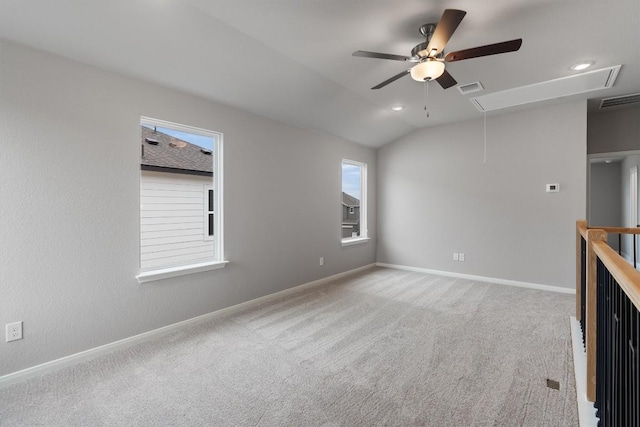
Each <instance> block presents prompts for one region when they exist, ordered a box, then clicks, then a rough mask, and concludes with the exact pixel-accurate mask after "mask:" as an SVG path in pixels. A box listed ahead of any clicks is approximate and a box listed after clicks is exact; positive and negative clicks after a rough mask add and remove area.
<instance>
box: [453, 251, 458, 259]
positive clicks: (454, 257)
mask: <svg viewBox="0 0 640 427" xmlns="http://www.w3.org/2000/svg"><path fill="white" fill-rule="evenodd" d="M453 260H454V261H457V260H458V252H454V253H453Z"/></svg>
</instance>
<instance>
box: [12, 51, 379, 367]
mask: <svg viewBox="0 0 640 427" xmlns="http://www.w3.org/2000/svg"><path fill="white" fill-rule="evenodd" d="M140 116H148V117H153V118H157V119H162V120H168V121H172V122H177V123H182V124H186V125H191V126H195V127H200V128H205V129H211V130H214V131H219V132H223V133H224V144H225V146H224V150H225V152H224V155H225V215H226V217H225V218H226V224H225V237H226V254H227V258H228V259H229V260H230V264H229V265H228V266H227V267H226V268H224V269H222V270H216V271H211V272H206V273H199V274H193V275H189V276H183V277H179V278H173V279H167V280H164V281H160V282H153V283H145V284H138V282H137V281H136V279H135V275H136V274H137V273H138V268H139V265H138V262H139V261H138V260H139V234H138V233H139V221H140V220H139V191H140V186H139V176H140V163H139V155H140V142H139V137H140ZM0 145H1V147H0V148H1V149H0V265H1V268H0V325H4V324H5V323H8V322H12V321H17V320H22V321H24V339H23V340H21V341H16V342H12V343H4V342H0V375H3V374H8V373H11V372H14V371H17V370H19V369H23V368H27V367H30V366H33V365H36V364H38V363H43V362H47V361H50V360H53V359H56V358H59V357H63V356H67V355H70V354H73V353H76V352H79V351H82V350H87V349H89V348H93V347H96V346H99V345H102V344H106V343H109V342H113V341H116V340H119V339H122V338H126V337H129V336H132V335H135V334H139V333H142V332H145V331H149V330H152V329H155V328H158V327H162V326H165V325H168V324H172V323H175V322H178V321H181V320H185V319H189V318H192V317H195V316H198V315H202V314H205V313H209V312H211V311H214V310H216V309H220V308H223V307H227V306H230V305H233V304H237V303H240V302H243V301H247V300H250V299H253V298H257V297H260V296H263V295H267V294H270V293H273V292H276V291H280V290H283V289H286V288H289V287H292V286H295V285H299V284H302V283H306V282H309V281H313V280H316V279H319V278H322V277H326V276H329V275H332V274H336V273H339V272H343V271H346V270H350V269H353V268H357V267H360V266H363V265H366V264H369V263H372V262H374V261H375V239H373V240H372V241H370V242H368V243H365V244H361V245H355V246H349V247H344V248H343V247H341V245H340V238H341V232H340V230H341V228H340V227H341V211H340V204H341V160H342V159H343V158H349V159H353V160H357V161H361V162H365V163H368V165H369V177H370V181H369V183H368V184H369V191H370V193H369V202H370V204H371V206H375V205H376V198H375V194H376V188H375V180H374V179H373V177H375V175H376V171H375V168H376V161H375V159H376V157H375V156H376V153H375V152H374V151H373V150H370V149H366V148H363V147H361V146H358V145H355V144H352V143H349V142H346V141H343V140H339V139H337V138H333V137H330V136H327V135H323V134H319V133H315V132H310V131H306V130H302V129H297V128H292V127H289V126H285V125H282V124H280V123H277V122H275V121H272V120H268V119H264V118H261V117H258V116H255V115H251V114H248V113H245V112H242V111H239V110H237V109H234V108H230V107H226V106H222V105H218V104H214V103H211V102H207V101H205V100H202V99H199V98H197V97H194V96H190V95H186V94H183V93H179V92H176V91H173V90H171V89H166V88H162V87H159V86H155V85H153V84H150V83H144V82H141V81H138V80H134V79H130V78H126V77H123V76H121V75H118V74H115V73H111V72H108V71H102V70H98V69H96V68H92V67H89V66H85V65H82V64H79V63H76V62H71V61H68V60H66V59H63V58H61V57H58V56H54V55H50V54H45V53H41V52H38V51H35V50H31V49H29V48H24V47H21V46H18V45H15V44H13V43H10V42H6V41H0ZM284 212H288V214H283V213H284ZM369 215H370V216H369V232H370V235H371V236H372V237H374V238H375V236H376V228H375V225H376V218H375V209H373V208H372V209H370V211H369ZM321 256H323V257H324V259H325V265H324V266H323V267H320V266H319V265H318V264H319V263H318V261H319V257H321ZM2 341H4V340H2Z"/></svg>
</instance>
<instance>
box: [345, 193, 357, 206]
mask: <svg viewBox="0 0 640 427" xmlns="http://www.w3.org/2000/svg"><path fill="white" fill-rule="evenodd" d="M342 204H343V205H345V206H348V207H350V208H354V207H355V208H357V207H359V206H360V200H358V199H356V198H355V197H353V196H352V195H350V194H347V193H345V192H344V191H343V192H342Z"/></svg>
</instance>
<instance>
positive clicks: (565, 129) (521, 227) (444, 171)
mask: <svg viewBox="0 0 640 427" xmlns="http://www.w3.org/2000/svg"><path fill="white" fill-rule="evenodd" d="M586 126H587V125H586V102H577V103H570V104H564V105H558V106H552V107H547V108H540V109H531V110H526V111H521V112H516V113H511V114H506V115H501V116H489V117H488V118H487V157H488V160H487V163H486V164H483V121H482V120H481V119H480V120H474V121H469V122H464V123H456V124H453V125H444V126H436V127H430V128H425V129H423V130H420V131H417V132H415V133H413V134H411V135H409V136H407V137H404V138H402V139H400V140H398V141H396V142H395V143H392V144H389V145H387V146H385V147H383V148H381V149H380V150H379V151H378V261H379V262H384V263H391V264H400V265H405V266H413V267H420V268H428V269H435V270H442V271H449V272H458V273H465V274H473V275H480V276H485V277H493V278H501V279H510V280H518V281H524V282H532V283H539V284H546V285H554V286H563V287H567V288H573V287H574V286H575V279H574V277H575V261H574V259H573V258H574V254H575V246H574V245H575V231H574V230H575V221H576V220H577V219H581V218H584V217H585V214H586V212H585V210H586ZM547 183H559V184H560V189H561V191H560V192H559V193H546V192H545V184H547ZM453 252H463V253H464V254H465V258H466V260H465V262H457V261H453V257H452V255H453Z"/></svg>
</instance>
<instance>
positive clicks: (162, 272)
mask: <svg viewBox="0 0 640 427" xmlns="http://www.w3.org/2000/svg"><path fill="white" fill-rule="evenodd" d="M227 264H229V261H210V262H202V263H199V264H189V265H181V266H179V267H169V268H162V269H157V270H149V271H143V272H140V274H138V275H137V276H136V279H138V283H146V282H153V281H156V280H162V279H168V278H169V277H177V276H184V275H187V274H193V273H201V272H203V271H211V270H218V269H220V268H224V267H225V266H226V265H227Z"/></svg>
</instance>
